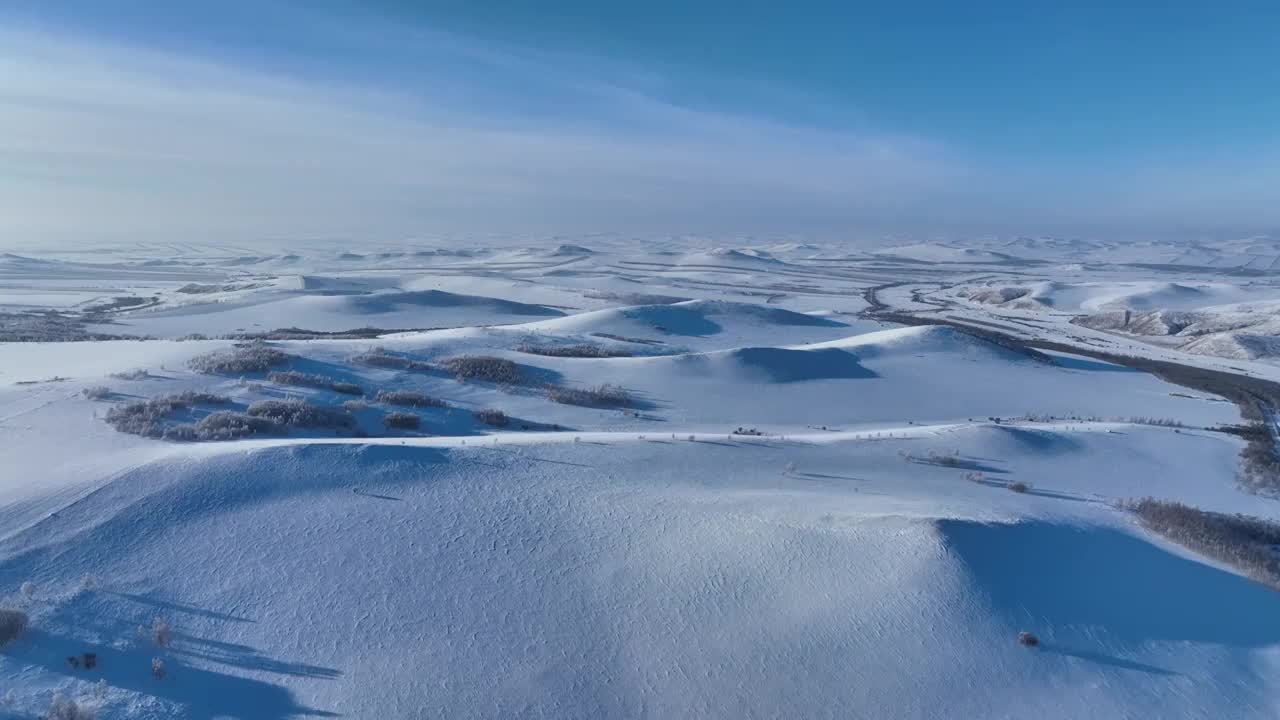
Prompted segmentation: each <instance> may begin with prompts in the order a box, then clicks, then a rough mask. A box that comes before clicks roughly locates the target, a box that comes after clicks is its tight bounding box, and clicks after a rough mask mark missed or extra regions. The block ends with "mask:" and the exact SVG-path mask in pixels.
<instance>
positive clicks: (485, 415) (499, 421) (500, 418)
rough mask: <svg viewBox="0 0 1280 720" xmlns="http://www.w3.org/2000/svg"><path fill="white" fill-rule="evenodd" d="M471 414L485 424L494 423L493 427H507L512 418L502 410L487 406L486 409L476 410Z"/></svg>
mask: <svg viewBox="0 0 1280 720" xmlns="http://www.w3.org/2000/svg"><path fill="white" fill-rule="evenodd" d="M471 414H472V415H474V416H475V418H476V420H478V421H479V422H482V423H484V424H485V425H492V426H493V427H506V426H507V425H510V424H511V418H510V417H509V416H508V415H507V414H506V413H504V412H502V411H501V410H494V409H492V408H486V409H484V410H476V411H474V412H472V413H471Z"/></svg>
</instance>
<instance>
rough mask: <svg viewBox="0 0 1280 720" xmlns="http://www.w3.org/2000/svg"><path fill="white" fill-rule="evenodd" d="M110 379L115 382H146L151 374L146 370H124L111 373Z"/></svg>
mask: <svg viewBox="0 0 1280 720" xmlns="http://www.w3.org/2000/svg"><path fill="white" fill-rule="evenodd" d="M111 377H113V378H115V379H117V380H146V379H147V378H149V377H151V373H149V372H147V371H146V370H124V371H122V372H115V373H111Z"/></svg>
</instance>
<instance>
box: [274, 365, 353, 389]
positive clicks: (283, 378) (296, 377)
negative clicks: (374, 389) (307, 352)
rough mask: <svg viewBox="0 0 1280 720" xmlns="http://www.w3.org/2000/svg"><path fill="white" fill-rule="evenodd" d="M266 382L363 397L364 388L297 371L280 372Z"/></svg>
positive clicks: (324, 376) (325, 376)
mask: <svg viewBox="0 0 1280 720" xmlns="http://www.w3.org/2000/svg"><path fill="white" fill-rule="evenodd" d="M267 380H270V381H271V382H273V383H279V384H281V385H293V386H296V387H311V388H319V389H321V390H333V391H334V392H340V393H342V394H344V395H363V394H364V388H362V387H360V386H359V385H357V384H355V383H350V382H344V381H341V380H335V379H333V378H331V377H329V376H328V375H319V374H317V373H305V372H299V371H298V370H281V371H276V372H273V373H269V374H268V375H267Z"/></svg>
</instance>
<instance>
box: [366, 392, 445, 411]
mask: <svg viewBox="0 0 1280 720" xmlns="http://www.w3.org/2000/svg"><path fill="white" fill-rule="evenodd" d="M374 399H376V400H377V401H378V402H380V403H386V404H388V405H403V406H405V407H435V408H442V407H449V404H448V403H446V402H445V401H443V400H441V399H439V398H434V397H431V396H430V395H424V394H422V393H420V392H414V391H412V390H380V391H378V394H377V396H375V398H374Z"/></svg>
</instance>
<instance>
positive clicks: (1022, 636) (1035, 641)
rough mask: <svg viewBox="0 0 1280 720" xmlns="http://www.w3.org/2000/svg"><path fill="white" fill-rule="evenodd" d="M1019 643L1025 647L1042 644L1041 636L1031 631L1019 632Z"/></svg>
mask: <svg viewBox="0 0 1280 720" xmlns="http://www.w3.org/2000/svg"><path fill="white" fill-rule="evenodd" d="M1018 644H1019V645H1023V646H1025V647H1036V646H1037V645H1039V644H1040V638H1038V637H1036V636H1035V635H1032V634H1031V633H1029V632H1025V631H1024V632H1020V633H1018Z"/></svg>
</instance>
